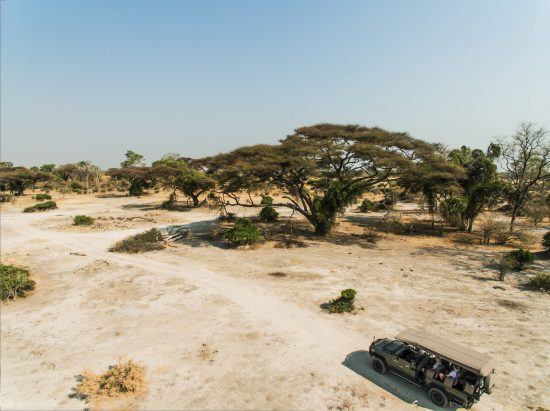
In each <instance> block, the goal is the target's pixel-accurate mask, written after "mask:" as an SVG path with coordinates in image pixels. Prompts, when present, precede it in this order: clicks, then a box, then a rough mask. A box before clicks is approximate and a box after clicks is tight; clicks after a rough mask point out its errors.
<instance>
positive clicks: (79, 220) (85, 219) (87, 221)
mask: <svg viewBox="0 0 550 411" xmlns="http://www.w3.org/2000/svg"><path fill="white" fill-rule="evenodd" d="M93 223H94V219H93V218H92V217H89V216H87V215H77V216H76V217H75V218H74V219H73V225H92V224H93Z"/></svg>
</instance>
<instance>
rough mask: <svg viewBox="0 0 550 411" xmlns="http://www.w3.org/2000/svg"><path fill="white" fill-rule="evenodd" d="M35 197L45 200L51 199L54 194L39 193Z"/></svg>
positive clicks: (38, 199) (37, 199)
mask: <svg viewBox="0 0 550 411" xmlns="http://www.w3.org/2000/svg"><path fill="white" fill-rule="evenodd" d="M34 199H35V200H36V201H44V200H51V199H52V196H51V195H49V194H37V195H35V196H34Z"/></svg>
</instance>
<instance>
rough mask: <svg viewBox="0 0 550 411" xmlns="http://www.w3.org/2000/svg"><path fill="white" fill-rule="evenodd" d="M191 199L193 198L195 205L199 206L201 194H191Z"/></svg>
mask: <svg viewBox="0 0 550 411" xmlns="http://www.w3.org/2000/svg"><path fill="white" fill-rule="evenodd" d="M190 197H191V199H192V200H193V207H198V206H199V196H198V195H195V194H191V196H190Z"/></svg>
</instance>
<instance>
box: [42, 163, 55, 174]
mask: <svg viewBox="0 0 550 411" xmlns="http://www.w3.org/2000/svg"><path fill="white" fill-rule="evenodd" d="M54 168H55V164H53V163H46V164H42V166H40V169H39V170H40V171H43V172H44V173H51V172H52V171H53V170H54Z"/></svg>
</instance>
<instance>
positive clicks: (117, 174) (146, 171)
mask: <svg viewBox="0 0 550 411" xmlns="http://www.w3.org/2000/svg"><path fill="white" fill-rule="evenodd" d="M106 174H107V175H108V176H110V177H112V178H113V179H114V180H115V181H116V182H117V183H119V182H123V183H124V184H123V187H124V189H127V190H128V194H129V195H130V196H140V195H142V194H143V190H144V189H146V188H149V187H150V186H152V185H153V183H154V180H153V176H152V174H151V169H150V168H149V167H135V166H131V167H123V168H111V169H109V170H108V171H107V173H106ZM119 188H120V190H119V191H121V190H123V188H122V187H121V186H118V188H117V189H119Z"/></svg>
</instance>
